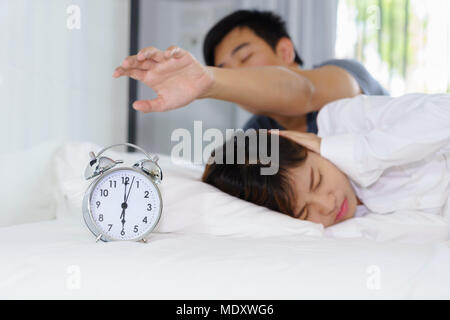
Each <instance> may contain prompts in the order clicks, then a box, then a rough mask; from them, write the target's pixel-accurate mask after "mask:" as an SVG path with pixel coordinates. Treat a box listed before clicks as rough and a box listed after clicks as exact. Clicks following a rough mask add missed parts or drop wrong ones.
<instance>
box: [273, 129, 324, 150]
mask: <svg viewBox="0 0 450 320" xmlns="http://www.w3.org/2000/svg"><path fill="white" fill-rule="evenodd" d="M270 133H271V134H278V135H280V136H282V137H285V138H288V139H290V140H292V141H294V142H296V143H298V144H300V145H302V146H304V147H305V148H307V149H309V150H311V151H314V152H315V153H318V154H320V142H321V141H322V138H320V137H319V136H318V135H316V134H314V133H307V132H298V131H289V130H270Z"/></svg>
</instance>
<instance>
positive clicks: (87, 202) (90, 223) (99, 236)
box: [82, 142, 163, 242]
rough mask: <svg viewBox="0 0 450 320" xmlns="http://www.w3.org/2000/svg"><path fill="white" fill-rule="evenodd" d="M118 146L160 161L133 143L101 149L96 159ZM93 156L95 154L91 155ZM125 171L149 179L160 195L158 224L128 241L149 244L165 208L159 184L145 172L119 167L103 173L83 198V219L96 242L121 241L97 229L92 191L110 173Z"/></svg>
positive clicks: (154, 160) (151, 159)
mask: <svg viewBox="0 0 450 320" xmlns="http://www.w3.org/2000/svg"><path fill="white" fill-rule="evenodd" d="M117 146H129V147H133V148H136V149H138V150H139V151H141V152H142V153H143V154H145V155H146V156H147V158H148V159H149V160H150V161H152V162H155V163H156V162H157V161H158V156H157V155H155V156H151V155H150V154H148V153H147V152H146V151H145V150H144V149H142V148H140V147H138V146H136V145H134V144H132V143H128V142H125V143H118V144H114V145H111V146H108V147H106V148H103V149H101V150H100V151H99V152H98V154H97V156H95V155H94V156H95V157H96V158H98V157H99V156H100V155H101V154H103V153H104V152H105V151H106V150H108V149H111V148H113V147H117ZM91 155H93V154H91ZM124 170H129V171H134V172H136V173H139V174H141V175H142V176H144V177H145V178H146V179H148V180H149V181H150V182H151V183H152V184H153V186H154V187H155V189H156V191H157V194H158V199H159V204H160V205H159V211H158V216H157V218H156V222H155V224H154V225H153V227H152V228H151V229H149V230H147V232H146V233H145V234H143V235H141V236H140V237H137V238H133V239H129V240H128V241H143V242H147V236H148V235H149V234H150V233H151V232H153V231H155V230H156V229H157V227H158V226H159V221H160V219H161V214H162V208H163V202H162V197H161V192H160V190H159V188H158V186H157V183H156V182H155V181H153V179H152V178H151V177H150V176H148V175H147V174H146V173H145V172H143V171H142V170H138V169H135V168H134V167H119V168H115V169H110V170H108V171H106V172H103V173H101V174H100V175H99V176H98V177H97V178H96V179H95V180H94V181H93V182H92V183H91V184H90V185H89V187H88V189H87V190H86V192H85V194H84V198H83V204H82V208H83V219H84V221H85V223H86V225H87V227H88V229H89V230H90V231H91V232H92V233H93V234H94V236H95V237H96V240H95V241H96V242H98V240H102V241H104V242H108V241H117V240H119V241H120V240H121V239H115V238H112V237H109V236H108V235H107V234H104V233H102V232H101V230H99V228H98V227H97V225H96V223H95V221H94V217H93V215H92V212H91V197H92V191H93V190H94V188H95V187H96V186H97V184H98V183H99V182H100V180H101V179H102V178H103V177H104V176H105V175H106V174H109V173H112V172H115V171H124Z"/></svg>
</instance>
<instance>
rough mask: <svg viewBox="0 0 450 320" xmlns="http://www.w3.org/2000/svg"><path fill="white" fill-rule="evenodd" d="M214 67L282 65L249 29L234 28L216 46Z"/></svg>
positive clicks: (279, 58) (279, 57)
mask: <svg viewBox="0 0 450 320" xmlns="http://www.w3.org/2000/svg"><path fill="white" fill-rule="evenodd" d="M214 57H215V59H214V60H215V61H214V65H215V66H217V67H223V68H243V67H257V66H274V65H284V61H283V59H282V58H281V56H280V55H277V53H275V52H274V50H273V49H272V48H271V47H270V46H269V45H268V44H267V43H266V42H265V41H264V40H263V39H261V38H260V37H258V36H257V35H256V34H255V33H254V32H253V31H252V30H251V29H249V28H246V27H242V28H239V27H238V28H235V29H233V30H232V31H231V32H230V33H228V34H227V35H226V36H225V37H224V38H223V40H222V41H221V42H220V43H219V44H218V45H217V46H216V48H215V51H214Z"/></svg>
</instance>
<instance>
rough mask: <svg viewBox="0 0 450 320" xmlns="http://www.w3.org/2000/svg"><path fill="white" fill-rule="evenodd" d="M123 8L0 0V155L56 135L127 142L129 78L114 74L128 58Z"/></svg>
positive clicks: (120, 3) (75, 0) (114, 2)
mask: <svg viewBox="0 0 450 320" xmlns="http://www.w3.org/2000/svg"><path fill="white" fill-rule="evenodd" d="M71 5H75V6H77V7H75V10H76V9H77V8H78V9H79V10H80V11H79V13H80V14H79V15H77V12H76V11H70V10H69V11H67V10H68V9H70V8H71V7H70V6H71ZM129 6H130V5H129V1H128V0H95V1H89V0H84V1H82V0H72V1H66V0H0V130H1V131H0V137H1V138H0V139H1V147H0V150H1V151H0V152H5V151H6V152H7V151H15V150H20V149H24V148H27V147H30V146H32V145H35V144H38V143H40V142H43V141H46V140H54V139H59V140H60V139H70V140H88V141H92V142H95V143H98V144H101V145H104V144H109V143H115V142H122V141H125V140H126V137H127V114H128V112H127V108H128V106H127V103H128V102H127V99H128V81H127V80H126V79H120V80H116V79H113V78H112V73H113V71H114V68H115V67H116V66H117V65H119V64H120V63H121V61H122V59H123V58H124V57H126V56H127V55H128V47H129V14H130V13H129ZM72 8H73V7H72ZM78 17H79V18H80V20H79V22H80V24H79V27H80V28H79V29H77V26H78V24H77V22H78V20H76V19H77V18H78ZM73 19H75V20H73ZM68 23H69V25H68ZM68 26H69V27H68ZM71 28H73V29H71Z"/></svg>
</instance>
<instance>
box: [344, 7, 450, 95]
mask: <svg viewBox="0 0 450 320" xmlns="http://www.w3.org/2000/svg"><path fill="white" fill-rule="evenodd" d="M449 13H450V1H448V0H430V1H424V0H340V1H339V6H338V22H337V36H336V49H335V50H336V52H335V54H336V57H337V58H354V59H357V60H359V61H360V62H361V63H363V64H364V65H365V66H366V68H367V69H368V70H369V72H370V73H371V74H372V75H373V76H374V77H375V78H376V79H377V80H378V81H379V82H380V83H381V84H382V85H383V86H384V87H385V88H386V89H388V90H389V91H390V92H391V94H392V95H401V94H405V93H410V92H426V93H442V92H449V93H450V22H449V21H450V20H449V19H448V15H449Z"/></svg>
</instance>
